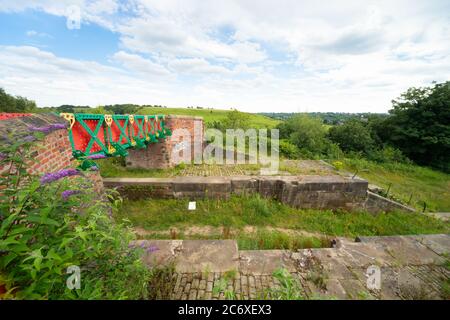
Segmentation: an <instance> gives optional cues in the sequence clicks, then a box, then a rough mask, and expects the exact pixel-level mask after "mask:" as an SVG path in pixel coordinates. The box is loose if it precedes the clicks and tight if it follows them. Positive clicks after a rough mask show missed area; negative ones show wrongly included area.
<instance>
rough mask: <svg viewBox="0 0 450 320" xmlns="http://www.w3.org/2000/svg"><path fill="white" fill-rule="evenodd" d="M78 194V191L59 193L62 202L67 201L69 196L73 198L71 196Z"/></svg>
mask: <svg viewBox="0 0 450 320" xmlns="http://www.w3.org/2000/svg"><path fill="white" fill-rule="evenodd" d="M79 193H81V191H79V190H65V191H63V192H62V193H61V197H62V198H63V199H64V200H67V199H69V197H70V196H73V195H75V194H79Z"/></svg>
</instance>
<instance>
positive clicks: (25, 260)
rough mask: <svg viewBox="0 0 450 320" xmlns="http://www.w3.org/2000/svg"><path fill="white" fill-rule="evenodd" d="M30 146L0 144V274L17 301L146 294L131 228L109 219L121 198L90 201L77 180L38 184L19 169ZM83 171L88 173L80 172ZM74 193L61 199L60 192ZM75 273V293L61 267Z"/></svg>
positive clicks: (28, 158) (82, 182)
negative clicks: (78, 272) (78, 280)
mask: <svg viewBox="0 0 450 320" xmlns="http://www.w3.org/2000/svg"><path fill="white" fill-rule="evenodd" d="M30 146H31V144H30V143H23V142H16V143H14V144H13V145H10V146H5V145H2V146H1V148H0V152H1V154H2V158H1V163H0V167H4V166H5V165H7V166H8V168H10V169H9V170H7V171H6V172H3V173H2V175H1V176H0V185H1V186H2V189H1V190H2V192H1V194H0V274H1V275H2V278H3V281H4V282H5V284H6V288H7V290H8V292H7V294H6V298H16V299H136V298H142V297H145V296H146V295H147V292H146V286H147V281H148V278H149V271H148V270H147V268H146V266H145V265H144V264H143V262H142V261H141V259H140V254H141V252H140V251H141V250H142V249H133V248H129V247H128V245H129V243H130V241H131V240H132V239H133V238H134V235H133V233H132V232H131V230H130V229H128V228H127V227H125V226H124V225H122V224H119V223H114V221H113V219H112V217H110V216H109V215H110V214H112V212H115V211H116V210H117V207H118V205H119V204H120V199H118V198H117V197H116V195H115V194H109V195H108V198H109V199H110V201H107V200H106V199H97V198H95V193H94V191H93V189H92V185H91V183H90V182H89V180H86V179H85V178H84V177H72V178H70V179H68V178H67V179H66V178H65V179H60V180H58V181H54V182H52V183H45V184H43V183H40V181H39V179H38V177H36V176H31V175H29V174H28V173H27V171H26V170H25V163H27V164H28V163H29V162H30V161H32V159H31V156H30ZM85 174H88V173H85ZM66 190H73V192H74V194H73V195H71V196H69V197H63V196H62V192H63V191H66ZM71 265H75V266H79V267H80V268H81V289H76V290H73V291H71V290H69V289H68V288H67V286H66V280H67V277H68V276H67V275H66V269H67V267H69V266H71Z"/></svg>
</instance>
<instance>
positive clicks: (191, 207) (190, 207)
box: [188, 201, 197, 210]
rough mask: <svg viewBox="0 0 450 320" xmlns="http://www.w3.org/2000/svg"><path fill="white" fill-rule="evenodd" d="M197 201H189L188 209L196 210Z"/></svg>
mask: <svg viewBox="0 0 450 320" xmlns="http://www.w3.org/2000/svg"><path fill="white" fill-rule="evenodd" d="M196 207H197V203H196V202H195V201H189V205H188V210H195V208H196Z"/></svg>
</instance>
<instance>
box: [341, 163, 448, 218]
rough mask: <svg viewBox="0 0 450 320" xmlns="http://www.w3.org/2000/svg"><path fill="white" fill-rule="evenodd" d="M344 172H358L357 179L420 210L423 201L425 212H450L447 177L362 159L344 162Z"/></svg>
mask: <svg viewBox="0 0 450 320" xmlns="http://www.w3.org/2000/svg"><path fill="white" fill-rule="evenodd" d="M343 163H344V169H345V170H346V171H349V172H352V173H353V172H356V170H359V171H358V176H360V177H362V178H364V179H367V180H368V181H369V182H370V183H373V184H376V185H378V186H380V187H382V188H384V189H385V190H387V189H388V187H389V184H392V185H391V187H390V191H389V193H390V194H392V195H394V196H395V197H396V198H398V199H400V200H401V201H402V202H404V203H407V202H408V201H409V199H410V197H411V195H412V198H411V202H410V205H411V206H413V207H415V208H417V209H422V208H423V203H424V201H425V202H426V204H427V210H428V211H435V212H449V211H450V175H449V174H446V173H443V172H440V171H437V170H433V169H430V168H426V167H421V166H417V165H413V164H404V163H376V162H372V161H368V160H364V159H345V160H344V161H343Z"/></svg>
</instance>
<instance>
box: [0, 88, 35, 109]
mask: <svg viewBox="0 0 450 320" xmlns="http://www.w3.org/2000/svg"><path fill="white" fill-rule="evenodd" d="M36 108H37V107H36V103H35V102H34V101H31V100H28V99H26V98H23V97H19V96H18V97H14V96H12V95H10V94H7V93H6V92H5V90H4V89H3V88H0V112H19V113H22V112H33V111H34V110H36Z"/></svg>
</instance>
